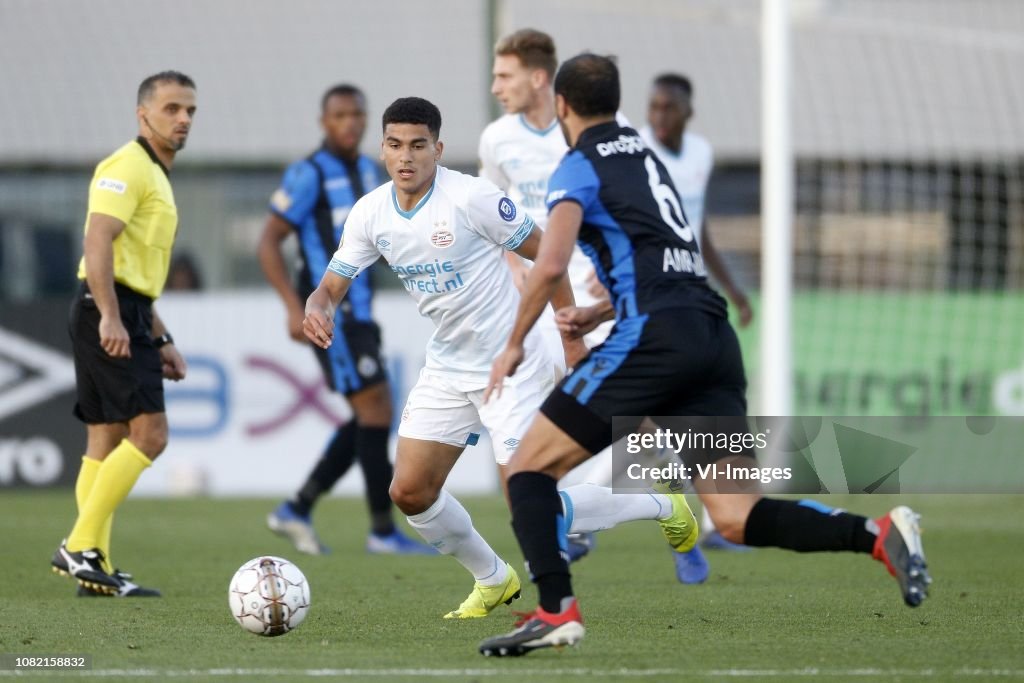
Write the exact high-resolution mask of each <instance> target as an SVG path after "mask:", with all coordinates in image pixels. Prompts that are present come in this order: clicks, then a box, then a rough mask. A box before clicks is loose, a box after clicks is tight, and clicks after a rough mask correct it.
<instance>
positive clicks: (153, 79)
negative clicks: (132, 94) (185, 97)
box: [135, 71, 196, 104]
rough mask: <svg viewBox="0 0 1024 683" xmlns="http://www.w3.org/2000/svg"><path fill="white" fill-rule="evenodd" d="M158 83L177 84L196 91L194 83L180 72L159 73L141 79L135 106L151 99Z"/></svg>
mask: <svg viewBox="0 0 1024 683" xmlns="http://www.w3.org/2000/svg"><path fill="white" fill-rule="evenodd" d="M160 83H177V84H178V85H180V86H182V87H185V88H192V89H193V90H195V89H196V82H195V81H193V80H192V79H191V78H189V77H188V76H186V75H185V74H183V73H181V72H180V71H161V72H160V73H158V74H153V75H152V76H147V77H146V78H145V79H143V81H142V83H139V94H138V97H137V98H136V100H135V102H136V104H142V103H143V102H145V101H146V100H148V99H149V98H150V97H152V96H153V91H154V90H156V86H157V85H159V84H160Z"/></svg>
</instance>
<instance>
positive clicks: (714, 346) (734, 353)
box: [540, 308, 747, 453]
mask: <svg viewBox="0 0 1024 683" xmlns="http://www.w3.org/2000/svg"><path fill="white" fill-rule="evenodd" d="M746 390H747V380H746V376H745V375H744V372H743V357H742V355H741V354H740V345H739V340H738V339H737V338H736V333H735V332H734V331H733V329H732V326H731V325H730V324H729V321H728V320H727V319H725V318H722V317H720V316H716V315H713V314H711V313H707V312H705V311H702V310H699V309H691V308H673V309H664V310H660V311H655V312H653V313H649V314H647V315H644V316H639V317H636V318H627V319H625V320H621V321H619V322H617V323H616V324H615V327H614V328H613V329H612V332H611V334H610V335H609V336H608V339H606V340H605V342H604V343H603V344H601V345H600V346H597V347H596V348H594V349H593V350H592V351H591V352H590V354H589V355H588V356H587V357H586V358H585V359H584V360H583V361H581V362H580V363H579V365H577V366H576V368H575V369H574V370H573V372H572V374H570V375H568V376H566V377H565V378H563V379H562V381H561V382H560V383H559V385H558V386H557V387H556V388H555V390H554V391H553V392H552V393H551V395H550V396H549V397H548V398H547V400H545V401H544V404H543V405H542V406H541V409H540V410H541V412H542V413H543V414H544V415H545V416H547V418H548V419H550V420H551V421H552V422H554V423H555V424H556V425H557V426H558V427H559V428H560V429H562V430H563V431H564V432H565V433H566V434H568V435H569V436H570V437H572V438H573V439H574V440H575V441H576V442H578V443H579V444H580V445H581V446H583V447H584V448H586V449H587V451H589V452H590V453H597V452H599V451H601V450H603V449H604V448H606V447H607V446H608V445H609V444H611V443H613V442H615V441H617V440H618V439H619V438H621V437H622V436H624V435H625V434H626V433H627V432H630V431H634V430H636V429H637V428H638V427H639V418H642V417H643V416H645V415H712V416H743V415H746V412H747V399H746ZM626 416H635V417H637V418H638V419H637V420H636V424H630V423H627V421H625V420H616V422H615V428H614V430H613V425H612V418H613V417H626ZM620 423H621V424H620Z"/></svg>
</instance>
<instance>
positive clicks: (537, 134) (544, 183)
mask: <svg viewBox="0 0 1024 683" xmlns="http://www.w3.org/2000/svg"><path fill="white" fill-rule="evenodd" d="M568 151H569V146H568V145H567V144H565V136H564V135H563V134H562V130H561V129H560V128H559V126H558V121H557V120H556V121H552V122H551V125H550V126H548V127H547V128H545V129H543V130H538V129H536V128H534V127H533V126H531V125H530V124H529V123H527V121H526V117H525V116H523V115H522V114H506V115H505V116H502V117H501V118H500V119H498V120H496V121H493V122H492V123H491V124H490V125H488V126H487V128H484V132H483V133H482V134H481V135H480V149H479V150H478V152H479V155H480V175H481V176H483V177H484V178H487V179H488V180H490V181H491V182H492V183H494V184H495V185H497V186H498V187H500V188H501V189H503V190H505V192H507V193H508V196H509V197H511V198H512V200H513V201H514V202H515V203H516V204H519V205H520V206H522V207H523V208H525V209H526V210H527V211H529V212H530V215H531V216H533V219H534V220H535V221H537V225H539V226H540V227H541V229H544V228H546V227H547V225H548V206H547V203H546V202H545V200H546V199H547V196H548V178H550V177H551V174H552V173H554V172H555V168H556V167H557V166H558V162H560V161H561V160H562V157H564V156H565V153H566V152H568ZM592 270H593V264H591V263H590V259H589V258H587V256H586V254H584V253H583V252H582V251H580V248H579V247H578V246H577V247H576V248H574V249H573V251H572V258H571V259H570V260H569V267H568V271H569V281H570V283H571V284H572V291H573V294H574V296H575V298H576V304H577V305H578V306H589V305H590V304H592V303H595V301H596V300H595V299H594V298H593V297H591V296H590V295H589V294H587V278H588V277H589V276H590V273H591V271H592Z"/></svg>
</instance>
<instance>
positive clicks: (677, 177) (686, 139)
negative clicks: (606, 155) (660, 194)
mask: <svg viewBox="0 0 1024 683" xmlns="http://www.w3.org/2000/svg"><path fill="white" fill-rule="evenodd" d="M640 137H641V138H643V140H644V142H645V143H647V146H648V147H650V148H651V149H652V150H654V153H655V154H657V155H658V158H659V159H661V163H663V164H665V168H666V169H667V170H668V174H669V175H670V176H671V177H672V184H673V185H675V186H676V192H678V193H679V199H681V200H682V202H683V211H684V212H685V213H686V219H687V220H688V221H689V222H690V227H692V228H693V231H694V234H695V235H696V238H697V244H700V236H701V231H702V230H703V228H704V195H705V193H706V192H707V187H708V180H709V179H710V178H711V169H712V167H713V166H714V164H715V157H714V152H713V151H712V149H711V143H709V142H708V141H707V140H705V139H704V138H702V137H701V136H699V135H697V134H696V133H683V148H682V149H681V150H680V152H679V154H676V153H675V152H673V151H672V150H670V149H669V148H667V147H665V146H664V145H662V144H661V143H660V142H658V140H657V139H656V138H655V137H654V133H652V132H651V128H650V126H645V127H644V128H643V130H641V131H640Z"/></svg>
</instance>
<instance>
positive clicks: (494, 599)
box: [444, 562, 522, 619]
mask: <svg viewBox="0 0 1024 683" xmlns="http://www.w3.org/2000/svg"><path fill="white" fill-rule="evenodd" d="M505 567H506V569H507V570H508V576H506V577H505V582H504V583H501V584H499V585H497V586H481V585H480V582H479V581H477V582H476V583H475V584H473V592H472V593H470V594H469V597H468V598H466V599H465V600H463V601H462V604H461V605H459V607H458V609H455V610H453V611H451V612H449V613H448V614H446V615H444V618H445V619H479V618H480V617H486V616H487V615H488V614H490V613H491V612H492V611H493V610H494V608H495V607H497V606H498V605H501V604H503V603H504V604H506V605H508V604H511V603H512V601H513V600H516V599H518V598H519V596H520V595H521V594H522V584H520V583H519V575H518V574H516V570H515V569H512V565H510V564H508V563H507V562H506V563H505Z"/></svg>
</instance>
